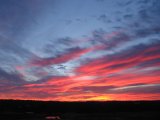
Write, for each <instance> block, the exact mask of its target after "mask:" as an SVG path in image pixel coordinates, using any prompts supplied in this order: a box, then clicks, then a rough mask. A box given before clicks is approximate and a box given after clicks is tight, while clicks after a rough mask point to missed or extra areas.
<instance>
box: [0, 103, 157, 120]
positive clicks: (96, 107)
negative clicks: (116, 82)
mask: <svg viewBox="0 0 160 120" xmlns="http://www.w3.org/2000/svg"><path fill="white" fill-rule="evenodd" d="M58 119H61V120H160V101H107V102H96V101H95V102H89V101H88V102H53V101H45V102H43V101H24V100H0V120H58Z"/></svg>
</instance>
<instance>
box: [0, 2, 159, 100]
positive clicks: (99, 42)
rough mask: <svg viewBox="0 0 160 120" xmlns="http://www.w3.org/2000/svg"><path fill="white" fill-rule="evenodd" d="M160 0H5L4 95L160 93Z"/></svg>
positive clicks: (0, 57)
mask: <svg viewBox="0 0 160 120" xmlns="http://www.w3.org/2000/svg"><path fill="white" fill-rule="evenodd" d="M159 14H160V1H159V0H0V99H21V100H44V101H46V100H53V101H108V100H160V24H159V21H160V16H159Z"/></svg>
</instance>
